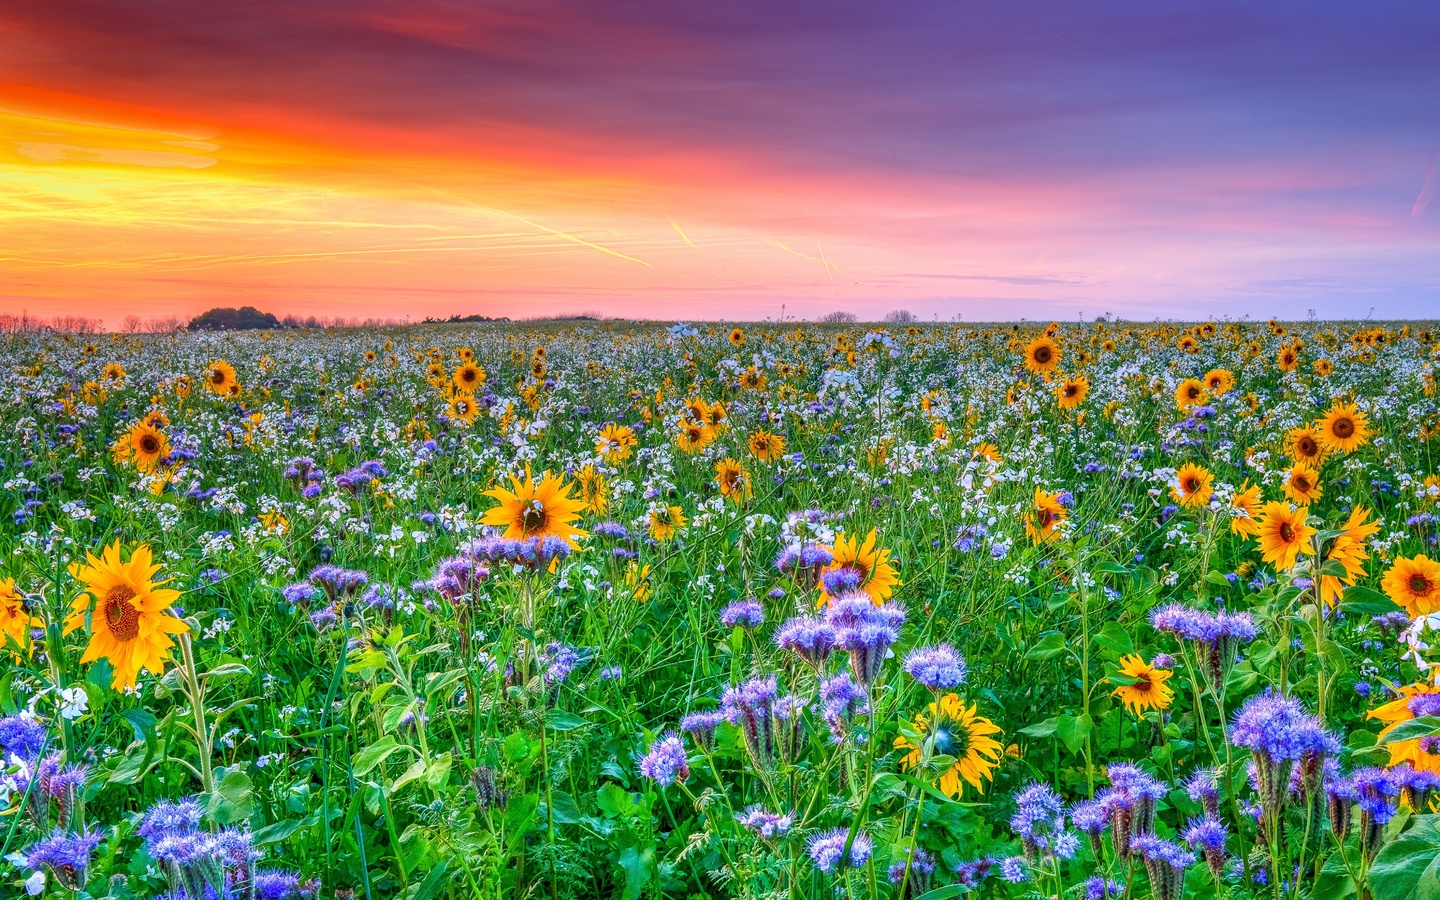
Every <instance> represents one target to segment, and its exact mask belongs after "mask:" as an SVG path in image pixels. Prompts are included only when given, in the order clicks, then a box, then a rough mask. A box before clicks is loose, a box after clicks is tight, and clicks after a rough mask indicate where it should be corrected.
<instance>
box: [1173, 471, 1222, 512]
mask: <svg viewBox="0 0 1440 900" xmlns="http://www.w3.org/2000/svg"><path fill="white" fill-rule="evenodd" d="M1214 493H1215V476H1214V474H1212V473H1211V471H1210V470H1209V469H1207V468H1205V467H1204V466H1200V465H1196V464H1195V463H1186V464H1185V465H1183V466H1181V467H1180V469H1179V471H1177V472H1176V473H1175V483H1174V484H1172V485H1171V486H1170V496H1171V497H1172V498H1174V500H1175V502H1176V503H1178V504H1180V505H1181V506H1185V507H1190V508H1192V509H1193V508H1195V507H1199V506H1204V505H1205V504H1207V503H1209V502H1210V497H1211V495H1212V494H1214Z"/></svg>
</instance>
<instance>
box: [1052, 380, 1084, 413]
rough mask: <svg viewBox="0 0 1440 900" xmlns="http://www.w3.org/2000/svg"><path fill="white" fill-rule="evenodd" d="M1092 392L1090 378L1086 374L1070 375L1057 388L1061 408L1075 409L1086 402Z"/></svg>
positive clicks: (1056, 392)
mask: <svg viewBox="0 0 1440 900" xmlns="http://www.w3.org/2000/svg"><path fill="white" fill-rule="evenodd" d="M1089 394H1090V379H1088V378H1086V377H1085V376H1084V375H1070V376H1068V377H1067V378H1066V379H1065V380H1064V381H1062V382H1061V383H1060V386H1059V387H1057V388H1056V389H1055V396H1056V397H1057V398H1058V399H1059V402H1060V408H1061V409H1074V408H1075V407H1077V406H1079V405H1080V404H1082V403H1084V402H1085V398H1086V397H1087V396H1088V395H1089Z"/></svg>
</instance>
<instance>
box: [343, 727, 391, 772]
mask: <svg viewBox="0 0 1440 900" xmlns="http://www.w3.org/2000/svg"><path fill="white" fill-rule="evenodd" d="M399 749H400V745H399V744H397V743H396V742H395V738H393V737H391V736H390V735H388V734H387V735H386V736H385V737H383V738H381V739H380V740H378V741H376V742H375V743H373V744H371V745H370V746H368V747H366V748H365V749H364V750H361V751H360V752H359V753H357V754H355V759H354V760H353V761H352V767H353V768H354V771H355V775H356V777H361V776H364V775H368V774H370V772H371V771H373V770H374V769H375V767H376V766H378V765H380V764H381V763H382V762H384V761H385V758H386V757H388V756H389V755H390V754H392V753H394V752H395V751H396V750H399Z"/></svg>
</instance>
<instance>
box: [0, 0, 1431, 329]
mask: <svg viewBox="0 0 1440 900" xmlns="http://www.w3.org/2000/svg"><path fill="white" fill-rule="evenodd" d="M769 9H770V7H761V6H759V5H754V6H750V5H747V4H740V5H737V6H733V7H729V8H726V9H724V10H684V9H680V8H676V7H673V6H670V5H664V4H653V3H644V2H637V3H626V4H616V5H614V6H613V8H609V9H606V10H604V11H603V14H602V12H601V11H600V10H598V9H597V8H595V7H593V6H581V5H573V4H570V3H563V2H555V3H542V4H514V5H512V4H483V5H482V4H475V3H463V2H452V0H426V2H420V3H412V4H405V5H399V4H393V3H384V2H360V3H356V4H350V5H347V6H345V7H344V8H343V12H342V11H340V10H339V8H332V7H330V6H329V5H327V4H324V3H320V2H305V3H291V4H279V3H273V4H272V3H264V2H257V3H246V4H217V5H214V6H213V7H207V9H206V10H205V12H204V13H203V14H196V13H194V12H193V11H192V10H191V8H190V7H181V6H180V5H178V4H173V3H166V2H160V3H154V4H147V5H146V6H144V7H141V8H134V7H127V6H123V5H116V4H108V3H100V2H81V3H75V2H59V3H55V4H47V5H45V6H44V7H43V8H36V9H32V10H28V11H25V12H13V11H7V12H0V40H3V42H4V43H5V45H6V46H7V48H13V49H14V52H9V51H8V50H7V54H6V55H5V57H4V58H3V59H0V179H3V183H4V184H5V185H6V190H5V191H4V192H3V193H0V312H19V311H20V310H22V309H26V310H28V311H29V312H30V313H31V314H33V315H39V316H52V315H56V314H75V315H88V316H96V317H100V318H104V319H106V320H108V321H111V322H114V321H117V320H118V319H119V318H120V317H123V316H124V315H128V314H135V315H141V316H149V315H159V314H167V315H168V314H173V315H187V316H188V315H193V314H195V313H197V312H200V311H202V310H204V309H207V308H209V307H212V306H241V305H253V306H257V307H259V308H261V309H266V310H269V311H272V312H275V313H277V314H279V315H285V314H288V313H294V314H298V315H302V316H304V315H322V316H358V317H362V318H363V317H370V316H375V317H383V318H396V319H404V318H407V317H408V318H411V319H415V320H418V319H420V318H423V317H425V316H442V317H443V316H448V315H450V314H454V313H458V314H470V313H478V314H482V315H490V316H510V317H512V318H522V317H528V316H533V315H540V314H554V313H566V312H572V313H573V312H578V311H581V310H589V309H594V310H598V311H600V312H603V313H604V314H606V315H616V316H629V317H637V318H655V319H669V318H691V319H700V318H729V319H759V318H764V317H766V316H771V317H774V316H778V315H779V314H780V309H781V306H782V305H784V306H785V307H786V309H787V311H788V312H789V313H790V314H792V315H799V316H802V317H805V316H809V317H814V316H818V315H820V314H822V313H825V312H828V311H830V310H846V311H850V312H854V313H857V314H859V315H860V316H861V317H862V318H876V317H878V316H879V315H881V314H883V313H884V312H886V311H888V310H890V309H895V308H907V309H910V310H912V311H913V312H915V313H916V314H917V315H919V316H920V317H922V318H925V319H929V318H931V317H932V316H938V317H940V318H944V319H949V318H952V317H954V316H957V315H960V316H963V317H964V318H967V319H971V320H975V319H1010V318H1018V317H1020V316H1027V317H1030V318H1061V319H1073V318H1074V317H1075V316H1076V315H1077V314H1082V313H1083V314H1084V315H1086V316H1090V317H1093V316H1095V315H1098V314H1101V313H1103V312H1113V313H1116V314H1119V315H1125V316H1129V317H1132V318H1150V317H1155V316H1161V317H1170V316H1174V317H1185V318H1199V317H1206V316H1220V315H1245V314H1250V315H1254V316H1259V317H1265V316H1269V315H1279V316H1289V317H1303V316H1304V315H1305V314H1306V313H1307V311H1309V310H1311V309H1313V310H1315V311H1316V312H1317V314H1319V315H1321V316H1334V317H1339V316H1362V315H1365V314H1366V313H1367V312H1368V311H1369V310H1370V309H1371V308H1373V309H1374V312H1375V315H1376V316H1379V317H1395V318H1399V317H1410V316H1419V315H1424V314H1426V313H1427V312H1428V313H1430V314H1432V315H1433V311H1432V310H1433V309H1434V308H1440V225H1437V222H1436V216H1437V212H1436V210H1434V209H1432V208H1430V206H1431V203H1430V201H1431V197H1432V195H1433V190H1434V177H1435V175H1434V170H1435V156H1436V148H1437V146H1440V121H1437V116H1436V114H1435V111H1434V108H1433V103H1432V102H1431V101H1430V100H1429V99H1428V98H1429V94H1430V91H1429V85H1433V84H1434V83H1435V78H1434V76H1435V75H1436V74H1437V72H1436V70H1437V69H1440V63H1437V62H1436V61H1434V59H1433V54H1430V53H1428V52H1426V45H1425V41H1424V35H1425V34H1426V33H1433V29H1434V26H1435V25H1440V13H1437V12H1436V11H1435V10H1434V9H1433V8H1430V7H1426V6H1424V5H1418V4H1417V5H1414V6H1396V7H1393V8H1390V9H1389V10H1388V11H1387V14H1386V16H1385V18H1383V19H1378V18H1377V17H1374V16H1371V17H1361V16H1348V17H1347V16H1346V15H1344V14H1343V13H1336V12H1328V11H1321V12H1318V13H1315V12H1307V10H1309V9H1310V8H1309V7H1300V6H1298V5H1296V6H1294V7H1293V8H1288V9H1287V8H1281V7H1276V8H1274V9H1271V10H1266V11H1257V10H1250V11H1245V12H1239V11H1235V10H1231V11H1228V12H1226V13H1225V14H1224V15H1220V14H1217V13H1215V12H1214V11H1212V10H1208V9H1207V8H1206V7H1204V6H1202V5H1198V4H1197V5H1195V6H1182V7H1176V8H1174V9H1171V10H1168V11H1165V12H1163V13H1159V12H1155V11H1153V10H1149V11H1139V12H1131V13H1127V14H1123V15H1122V14H1120V13H1118V12H1113V11H1106V10H1099V11H1096V10H1091V11H1089V12H1084V11H1082V10H1079V9H1076V8H1072V7H1070V6H1068V5H1065V4H1054V5H1053V6H1051V7H1050V18H1049V19H1048V20H1047V24H1046V25H1044V26H1035V25H1034V22H1035V19H1034V18H1033V15H1034V13H1032V14H1031V15H1029V16H1020V15H1018V14H1012V13H1007V12H1004V11H1003V7H998V6H997V7H994V8H990V7H975V8H973V9H971V10H968V11H965V12H962V11H960V10H956V9H951V8H950V7H949V6H948V5H936V6H933V7H917V8H916V9H915V10H914V11H913V12H910V13H907V20H900V19H898V18H895V17H890V18H886V17H884V16H883V15H882V14H881V13H880V11H879V10H878V9H876V8H874V7H871V6H869V5H861V4H857V5H845V6H838V7H825V8H824V9H825V12H824V13H821V12H820V9H821V8H820V7H816V8H814V12H813V13H811V14H808V15H807V14H804V13H802V12H801V11H799V10H798V8H797V9H792V10H789V11H787V12H783V13H781V12H776V13H772V14H767V12H766V10H769ZM1115 9H1118V7H1117V8H1115ZM1136 9H1137V10H1139V8H1138V7H1136ZM187 11H189V12H187ZM1427 28H1428V29H1429V30H1428V32H1427ZM1322 63H1323V64H1322Z"/></svg>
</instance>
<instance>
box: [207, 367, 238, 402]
mask: <svg viewBox="0 0 1440 900" xmlns="http://www.w3.org/2000/svg"><path fill="white" fill-rule="evenodd" d="M239 387H240V380H239V379H238V378H236V377H235V367H234V366H232V365H230V364H229V363H228V362H226V361H225V360H223V359H217V360H215V361H214V362H212V363H210V365H209V366H208V367H207V368H206V369H205V389H206V390H208V391H209V392H210V393H212V394H217V395H219V396H221V397H228V396H230V395H232V394H234V393H235V390H236V389H237V388H239Z"/></svg>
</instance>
